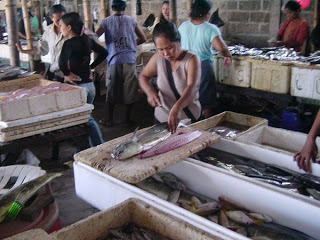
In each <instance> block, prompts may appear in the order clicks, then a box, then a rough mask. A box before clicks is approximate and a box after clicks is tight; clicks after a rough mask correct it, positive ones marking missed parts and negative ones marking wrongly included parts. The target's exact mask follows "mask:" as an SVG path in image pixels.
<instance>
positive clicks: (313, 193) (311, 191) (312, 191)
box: [307, 188, 320, 200]
mask: <svg viewBox="0 0 320 240" xmlns="http://www.w3.org/2000/svg"><path fill="white" fill-rule="evenodd" d="M307 191H308V193H309V194H310V195H311V196H312V197H314V198H315V199H317V200H320V191H317V190H315V189H311V188H307Z"/></svg>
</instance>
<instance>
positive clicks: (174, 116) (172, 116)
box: [168, 105, 181, 134]
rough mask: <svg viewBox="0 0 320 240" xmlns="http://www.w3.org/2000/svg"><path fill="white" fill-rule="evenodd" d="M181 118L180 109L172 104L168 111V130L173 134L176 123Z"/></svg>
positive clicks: (175, 129)
mask: <svg viewBox="0 0 320 240" xmlns="http://www.w3.org/2000/svg"><path fill="white" fill-rule="evenodd" d="M180 120H181V110H180V108H179V107H178V106H177V105H173V107H172V108H171V110H170V112H169V117H168V126H169V131H170V132H171V133H172V134H173V133H175V132H176V131H177V127H178V124H179V122H180Z"/></svg>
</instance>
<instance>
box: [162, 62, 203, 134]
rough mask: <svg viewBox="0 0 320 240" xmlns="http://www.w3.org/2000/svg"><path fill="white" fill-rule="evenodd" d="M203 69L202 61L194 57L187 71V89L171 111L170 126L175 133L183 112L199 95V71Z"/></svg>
mask: <svg viewBox="0 0 320 240" xmlns="http://www.w3.org/2000/svg"><path fill="white" fill-rule="evenodd" d="M200 69H201V63H200V59H199V57H197V56H193V57H192V58H191V59H190V61H189V64H188V69H187V79H186V80H187V87H186V88H185V89H184V91H183V93H182V94H181V97H180V98H179V100H178V101H177V102H176V103H175V104H174V105H173V107H172V108H171V110H170V113H169V118H168V124H169V130H170V131H171V132H172V133H174V132H176V129H177V127H178V123H179V122H180V120H181V112H182V110H183V109H184V108H185V107H186V106H188V105H189V104H190V103H191V102H192V101H193V99H194V96H195V95H196V94H197V91H196V90H197V88H196V84H197V76H199V71H200Z"/></svg>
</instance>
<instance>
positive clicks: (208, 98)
mask: <svg viewBox="0 0 320 240" xmlns="http://www.w3.org/2000/svg"><path fill="white" fill-rule="evenodd" d="M199 101H200V104H201V107H202V109H208V108H215V107H217V90H216V79H215V76H214V69H213V62H211V61H210V60H205V61H202V62H201V81H200V89H199Z"/></svg>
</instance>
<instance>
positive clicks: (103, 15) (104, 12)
mask: <svg viewBox="0 0 320 240" xmlns="http://www.w3.org/2000/svg"><path fill="white" fill-rule="evenodd" d="M100 7H101V10H100V19H99V20H100V21H101V20H103V19H105V18H106V17H107V8H106V0H100Z"/></svg>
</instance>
